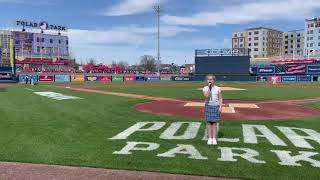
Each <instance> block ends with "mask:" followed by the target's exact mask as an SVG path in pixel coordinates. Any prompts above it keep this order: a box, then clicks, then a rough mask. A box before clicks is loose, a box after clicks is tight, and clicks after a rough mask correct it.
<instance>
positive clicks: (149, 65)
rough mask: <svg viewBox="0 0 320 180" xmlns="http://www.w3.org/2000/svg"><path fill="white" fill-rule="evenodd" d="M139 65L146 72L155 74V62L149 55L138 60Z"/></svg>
mask: <svg viewBox="0 0 320 180" xmlns="http://www.w3.org/2000/svg"><path fill="white" fill-rule="evenodd" d="M140 65H141V66H142V67H143V68H144V70H146V71H151V72H155V71H156V60H155V59H154V57H153V56H150V55H144V56H142V57H141V59H140Z"/></svg>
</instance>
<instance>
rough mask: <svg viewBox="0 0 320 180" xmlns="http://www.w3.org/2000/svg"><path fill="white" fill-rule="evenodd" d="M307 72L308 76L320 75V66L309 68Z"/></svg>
mask: <svg viewBox="0 0 320 180" xmlns="http://www.w3.org/2000/svg"><path fill="white" fill-rule="evenodd" d="M307 72H308V74H320V65H317V66H308V67H307Z"/></svg>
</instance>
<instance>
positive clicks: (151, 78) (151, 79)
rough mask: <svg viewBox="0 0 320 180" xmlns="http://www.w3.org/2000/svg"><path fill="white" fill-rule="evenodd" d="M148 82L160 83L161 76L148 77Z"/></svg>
mask: <svg viewBox="0 0 320 180" xmlns="http://www.w3.org/2000/svg"><path fill="white" fill-rule="evenodd" d="M146 80H147V81H160V80H161V79H160V76H149V77H146Z"/></svg>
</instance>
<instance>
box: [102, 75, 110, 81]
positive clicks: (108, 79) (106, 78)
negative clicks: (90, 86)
mask: <svg viewBox="0 0 320 180" xmlns="http://www.w3.org/2000/svg"><path fill="white" fill-rule="evenodd" d="M100 81H103V82H110V81H112V77H111V76H100Z"/></svg>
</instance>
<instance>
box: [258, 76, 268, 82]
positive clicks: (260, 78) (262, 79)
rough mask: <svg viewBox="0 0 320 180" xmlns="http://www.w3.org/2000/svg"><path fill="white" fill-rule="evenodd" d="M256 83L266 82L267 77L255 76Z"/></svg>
mask: <svg viewBox="0 0 320 180" xmlns="http://www.w3.org/2000/svg"><path fill="white" fill-rule="evenodd" d="M257 81H259V82H264V81H268V77H267V76H257Z"/></svg>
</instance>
